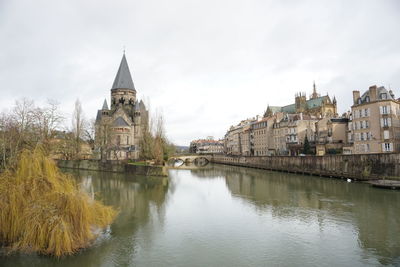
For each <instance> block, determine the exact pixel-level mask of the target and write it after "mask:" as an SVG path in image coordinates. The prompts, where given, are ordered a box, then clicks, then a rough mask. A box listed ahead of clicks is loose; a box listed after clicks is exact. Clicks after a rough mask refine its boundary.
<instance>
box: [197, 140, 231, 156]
mask: <svg viewBox="0 0 400 267" xmlns="http://www.w3.org/2000/svg"><path fill="white" fill-rule="evenodd" d="M189 152H190V153H197V154H221V153H223V152H224V141H223V140H213V139H212V138H208V139H199V140H194V141H192V142H190V147H189Z"/></svg>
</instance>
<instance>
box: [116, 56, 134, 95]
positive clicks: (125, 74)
mask: <svg viewBox="0 0 400 267" xmlns="http://www.w3.org/2000/svg"><path fill="white" fill-rule="evenodd" d="M111 89H131V90H135V86H134V85H133V80H132V76H131V73H130V71H129V67H128V62H127V61H126V57H125V54H124V55H123V56H122V60H121V64H120V65H119V69H118V72H117V76H115V80H114V83H113V85H112V88H111Z"/></svg>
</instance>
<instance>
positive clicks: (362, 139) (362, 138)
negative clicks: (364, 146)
mask: <svg viewBox="0 0 400 267" xmlns="http://www.w3.org/2000/svg"><path fill="white" fill-rule="evenodd" d="M360 136H361V141H364V133H361V135H360Z"/></svg>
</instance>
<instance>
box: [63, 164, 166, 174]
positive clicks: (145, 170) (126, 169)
mask: <svg viewBox="0 0 400 267" xmlns="http://www.w3.org/2000/svg"><path fill="white" fill-rule="evenodd" d="M57 165H58V167H61V168H69V169H80V170H91V171H106V172H122V173H132V174H137V175H146V176H168V172H167V169H166V168H165V167H163V166H140V165H132V164H127V163H123V162H120V163H118V162H112V161H107V162H101V161H99V160H57Z"/></svg>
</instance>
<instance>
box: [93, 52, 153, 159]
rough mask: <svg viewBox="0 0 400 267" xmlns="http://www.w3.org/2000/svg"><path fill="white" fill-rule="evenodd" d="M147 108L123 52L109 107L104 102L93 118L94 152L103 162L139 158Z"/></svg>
mask: <svg viewBox="0 0 400 267" xmlns="http://www.w3.org/2000/svg"><path fill="white" fill-rule="evenodd" d="M147 112H148V111H147V110H146V107H145V106H144V103H143V102H142V101H140V102H139V101H138V100H137V98H136V89H135V86H134V84H133V80H132V76H131V72H130V70H129V66H128V62H127V60H126V57H125V53H124V54H123V56H122V60H121V63H120V65H119V68H118V72H117V75H116V76H115V79H114V82H113V84H112V87H111V105H110V108H108V105H107V101H106V100H104V103H103V107H102V108H101V110H99V111H98V112H97V117H96V140H95V143H96V145H97V147H96V149H97V152H99V155H100V159H102V160H128V159H138V158H139V156H140V155H139V151H140V141H141V140H140V139H141V136H142V134H141V131H142V129H143V128H144V127H143V123H145V122H146V120H144V119H143V118H142V117H143V116H144V115H147Z"/></svg>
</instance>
